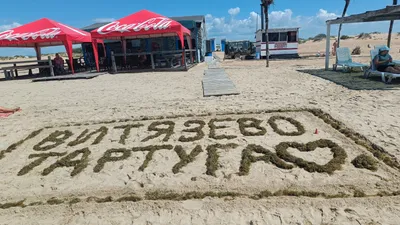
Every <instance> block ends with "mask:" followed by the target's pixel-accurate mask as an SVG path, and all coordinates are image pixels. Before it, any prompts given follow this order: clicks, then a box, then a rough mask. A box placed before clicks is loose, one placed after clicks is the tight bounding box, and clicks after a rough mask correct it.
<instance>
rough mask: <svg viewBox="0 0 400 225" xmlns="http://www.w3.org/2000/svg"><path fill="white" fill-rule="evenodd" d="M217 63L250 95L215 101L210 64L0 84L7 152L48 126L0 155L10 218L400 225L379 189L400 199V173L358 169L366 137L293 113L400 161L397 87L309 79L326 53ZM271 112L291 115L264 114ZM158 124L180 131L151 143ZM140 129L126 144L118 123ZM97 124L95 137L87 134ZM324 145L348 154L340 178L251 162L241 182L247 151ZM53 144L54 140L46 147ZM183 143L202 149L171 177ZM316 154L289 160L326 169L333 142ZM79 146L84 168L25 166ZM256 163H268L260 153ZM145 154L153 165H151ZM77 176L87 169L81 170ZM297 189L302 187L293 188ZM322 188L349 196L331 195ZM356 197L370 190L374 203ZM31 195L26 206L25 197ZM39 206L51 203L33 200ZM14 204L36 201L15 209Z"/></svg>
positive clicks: (395, 201)
mask: <svg viewBox="0 0 400 225" xmlns="http://www.w3.org/2000/svg"><path fill="white" fill-rule="evenodd" d="M353 42H355V40H353ZM353 42H352V41H351V40H349V41H345V42H344V43H343V45H344V46H346V45H347V46H349V47H352V46H353V45H356V44H358V43H353ZM376 42H378V41H376ZM382 42H384V41H383V40H382ZM396 43H397V42H396ZM363 44H365V43H364V42H363ZM365 45H367V44H365ZM372 45H374V44H372ZM395 46H396V44H395V45H394V48H395ZM323 49H324V43H323V42H321V43H306V44H304V45H301V47H300V50H301V53H302V54H303V55H307V54H309V52H310V53H312V52H313V53H315V52H318V51H319V50H321V51H322V50H323ZM362 49H363V54H362V55H361V56H358V57H355V58H356V59H357V60H358V59H360V61H361V62H368V57H369V56H368V55H369V54H368V53H367V52H368V51H367V47H366V46H364V47H362ZM395 56H396V54H394V57H395ZM332 63H333V60H331V63H330V64H332ZM220 66H221V67H223V68H224V69H225V71H226V73H227V74H228V76H229V77H230V79H231V80H232V81H233V82H234V84H235V85H236V87H237V89H238V90H239V92H240V95H235V96H222V97H210V98H204V97H203V96H202V86H201V81H202V77H203V72H204V70H205V69H207V65H206V64H204V63H202V64H200V65H197V66H195V67H194V68H192V69H191V70H189V71H188V72H155V73H135V74H118V75H102V76H99V77H97V78H94V79H91V80H69V81H55V82H39V83H32V82H31V81H30V80H17V81H5V82H0V90H1V93H2V95H1V96H0V105H1V106H5V107H16V106H19V107H21V108H22V111H21V112H18V113H16V114H14V115H12V116H10V117H9V118H6V119H1V120H0V124H1V128H2V129H1V130H0V150H3V149H7V148H8V147H9V146H10V145H12V144H13V143H18V142H19V141H20V140H23V139H24V138H26V137H28V135H29V134H31V133H32V132H34V131H36V130H39V129H42V128H45V129H44V130H42V131H41V132H40V133H38V134H37V136H34V137H32V138H30V139H27V140H25V141H24V142H23V143H19V145H18V146H17V147H16V148H12V150H11V151H9V152H6V153H4V158H2V159H1V160H0V163H1V165H2V169H1V170H0V179H1V180H2V182H1V184H0V191H1V193H2V195H1V196H0V203H1V204H2V205H1V207H0V221H2V222H1V223H3V224H152V225H155V224H254V225H255V224H304V225H309V224H318V225H319V224H363V225H364V224H369V225H373V224H382V225H383V224H385V225H386V224H398V221H400V216H399V215H400V197H399V196H383V197H379V196H377V194H378V193H381V195H382V193H396V192H397V193H398V191H399V175H400V171H399V169H396V168H393V167H390V166H389V165H387V164H385V163H384V162H383V161H382V160H378V159H375V160H376V161H377V162H378V165H377V169H378V170H377V171H370V170H367V169H359V168H356V167H354V166H353V164H352V163H351V161H352V160H353V159H354V158H355V157H357V156H358V155H360V154H367V155H369V156H371V157H373V156H372V154H371V152H369V151H368V150H367V148H366V147H363V146H362V145H359V144H357V143H355V141H354V140H352V139H350V138H349V137H346V136H345V135H344V134H343V133H341V131H340V129H335V128H334V127H332V126H330V125H328V124H327V123H326V122H324V121H323V120H322V119H321V118H318V117H316V116H315V115H313V114H312V113H310V112H309V111H300V112H298V111H296V110H297V109H320V110H322V111H323V112H325V113H327V114H329V115H331V116H332V117H333V118H334V119H336V120H338V121H340V122H342V123H343V124H344V125H345V126H346V127H347V128H349V129H351V130H353V131H354V132H358V133H359V134H361V135H362V136H364V137H365V138H367V139H368V140H370V141H371V143H373V144H376V145H378V146H380V147H382V148H383V149H384V151H385V152H386V153H387V154H386V153H385V154H386V156H388V157H392V158H396V159H397V160H400V141H399V140H400V125H399V124H400V116H399V115H398V114H399V113H398V112H400V104H399V103H400V100H399V97H398V96H399V95H400V90H399V87H400V85H399V82H398V81H396V82H395V83H394V84H392V85H390V88H387V89H382V90H368V89H365V90H352V89H348V88H346V87H343V86H341V85H338V84H335V83H333V82H331V81H328V80H326V79H321V78H319V77H316V76H312V75H310V74H308V73H304V72H302V70H318V69H321V68H323V66H324V59H323V58H315V57H311V58H305V59H296V60H285V61H283V60H275V61H271V65H270V68H265V61H264V60H262V61H235V60H227V61H223V62H221V64H220ZM377 82H379V81H377ZM272 110H292V111H291V112H286V111H285V112H265V111H272ZM293 110H294V111H293ZM242 113H244V114H242ZM178 115H179V117H178ZM160 116H162V117H163V119H161V118H159V117H160ZM167 116H169V118H166V117H167ZM273 116H284V117H290V118H293V119H295V120H296V121H299V122H300V123H301V124H302V125H303V126H304V128H305V133H304V134H301V135H300V136H284V135H279V134H278V133H277V132H276V130H274V129H273V128H272V127H271V126H270V125H269V124H268V120H269V119H270V118H271V117H273ZM227 118H230V119H231V120H229V121H225V122H218V121H214V124H216V125H218V126H222V125H225V126H226V128H221V129H219V130H218V131H217V135H223V134H225V135H228V136H229V135H231V136H236V137H232V138H230V139H218V138H215V137H214V138H212V137H210V135H211V134H210V133H211V128H210V126H209V124H210V121H212V120H213V119H227ZM240 118H255V119H257V120H260V127H263V128H265V133H264V134H263V135H261V136H246V135H244V134H243V133H242V132H241V130H240V127H239V126H238V123H237V122H236V121H237V120H238V119H240ZM192 120H196V121H197V125H198V126H201V124H202V122H198V121H203V122H204V124H203V126H204V127H203V130H202V131H203V133H204V137H203V136H202V137H201V138H200V139H198V140H195V141H188V142H185V141H182V140H180V137H181V136H190V137H193V135H195V134H196V132H194V131H192V132H190V131H184V130H185V129H188V128H189V127H190V128H194V127H196V126H195V125H193V124H196V122H193V124H192V125H193V126H190V125H188V126H186V125H185V122H187V121H192ZM160 121H164V122H165V121H170V122H171V123H168V124H169V125H168V124H167V123H166V124H164V125H157V126H156V129H159V130H160V129H161V130H163V131H165V130H168V128H171V129H172V131H173V133H168V132H169V131H165V132H164V133H163V134H160V136H159V137H154V138H153V137H152V138H150V139H149V140H146V141H144V139H146V137H149V136H151V135H153V134H155V133H156V132H155V131H152V130H151V129H152V128H149V127H150V126H151V124H153V123H155V124H156V123H158V122H160ZM129 124H131V125H133V124H139V126H138V127H136V128H132V130H130V133H129V135H128V136H126V137H127V139H125V143H124V144H122V143H121V142H120V141H121V134H122V133H123V128H121V127H120V126H123V125H129ZM171 124H173V128H172V127H171V126H172V125H171ZM277 124H278V126H279V127H280V128H281V129H283V130H284V131H287V132H293V131H296V127H294V126H293V124H290V123H287V122H284V121H279V122H277ZM102 127H103V128H102ZM117 127H119V128H117ZM100 128H102V129H106V130H107V134H106V135H105V136H104V138H100V139H99V141H98V143H96V141H95V139H96V137H98V136H99V134H100V132H99V133H96V134H94V135H93V136H92V137H90V138H88V140H86V141H82V143H79V142H78V143H74V142H73V141H74V140H75V139H78V140H79V139H82V138H83V137H84V136H85V135H87V134H88V133H90V132H92V131H95V130H98V129H100ZM86 129H88V132H86V133H84V132H85V130H86ZM315 129H318V130H319V132H318V134H314V131H315ZM153 130H154V129H153ZM57 131H58V132H64V133H63V134H60V135H59V137H58V138H59V139H61V138H60V137H65V139H64V140H61V141H59V142H55V143H54V142H47V143H42V144H40V143H39V142H41V141H42V140H43V139H45V138H46V137H48V136H49V135H50V134H52V133H54V132H57ZM103 131H104V130H103ZM250 131H251V132H253V133H255V132H258V131H262V128H259V129H254V128H250ZM68 132H71V134H68ZM82 132H83V134H82ZM81 134H82V135H81ZM168 135H170V136H169V137H168V138H167V137H166V136H168ZM320 139H328V140H332V141H333V142H334V143H336V144H338V145H339V146H340V147H341V148H342V149H343V150H344V151H345V152H346V155H347V157H346V159H345V160H344V161H343V163H342V166H341V168H340V169H338V170H336V171H334V172H333V174H331V175H329V174H327V173H318V172H309V171H306V170H305V169H304V168H300V167H299V166H297V164H296V163H289V162H286V163H287V165H291V166H294V167H295V168H292V169H282V168H278V167H277V166H276V165H275V164H274V163H271V161H270V162H269V163H268V162H263V161H258V162H254V163H253V164H252V165H251V166H250V171H248V174H246V175H243V174H242V175H240V174H239V172H243V170H242V169H241V166H242V162H243V158H242V157H243V151H242V150H243V149H245V148H246V147H248V146H249V145H252V144H253V145H259V146H262V147H264V148H265V149H268V150H269V152H270V153H271V154H272V155H273V154H277V153H276V151H275V150H274V146H277V145H278V144H279V143H281V142H299V143H304V144H306V143H309V142H314V141H317V140H320ZM51 140H53V141H54V139H51ZM51 144H54V145H55V146H54V147H53V148H51V147H49V148H48V149H46V146H49V145H51ZM218 144H219V145H228V144H233V145H231V146H230V147H226V148H218V150H217V153H218V154H217V155H218V156H219V158H218V159H215V158H212V157H211V156H213V157H215V152H213V150H212V148H207V147H209V146H211V145H215V146H217V145H218ZM153 145H170V147H169V146H164V147H163V148H165V149H160V150H157V151H153V152H152V151H151V150H149V149H147V150H146V149H145V147H149V146H153ZM178 145H179V146H182V149H183V150H184V151H185V152H186V153H187V155H189V153H191V152H192V150H193V149H194V148H195V147H196V146H201V149H202V151H199V152H198V154H197V155H196V154H194V157H193V158H194V159H195V160H192V161H190V162H189V163H187V164H185V166H182V167H180V170H179V171H175V172H174V170H173V168H175V166H176V164H177V163H178V162H180V159H181V158H180V157H179V154H178V153H177V152H178V150H179V149H178V150H177V147H176V146H178ZM219 147H221V146H219ZM86 148H87V150H84V149H86ZM132 148H133V152H132V151H131V149H132ZM110 149H114V150H115V149H117V150H119V153H116V154H112V155H109V156H110V157H111V156H113V157H116V158H118V157H122V156H123V155H124V154H126V155H125V156H126V158H124V159H118V160H114V162H111V161H112V160H109V161H107V162H106V163H103V164H104V165H103V167H102V168H100V167H99V166H98V165H99V164H102V163H101V162H102V161H101V160H100V159H101V158H102V157H103V158H104V157H105V156H104V152H106V150H110ZM135 149H136V150H135ZM317 149H318V151H309V152H299V151H297V150H296V149H295V148H289V149H288V152H289V153H291V154H292V155H294V156H296V157H299V158H303V159H305V160H308V161H310V162H311V161H312V162H316V163H317V164H320V165H323V164H325V163H327V162H328V161H329V160H331V159H332V158H333V157H334V155H333V152H332V151H329V148H317ZM76 150H82V151H81V152H83V153H84V152H86V153H88V152H87V151H90V154H87V159H86V160H81V161H77V162H71V161H73V160H79V159H83V158H84V154H81V155H75V156H74V157H72V156H71V157H70V159H69V160H70V162H69V163H70V164H71V165H72V167H73V166H77V167H76V168H72V167H68V168H65V167H63V166H65V165H67V166H68V165H69V166H71V165H70V164H68V162H67V163H65V161H64V162H58V164H57V163H56V162H57V160H60V159H62V158H63V157H65V156H66V155H63V156H61V155H60V156H58V157H54V156H51V157H50V156H49V157H48V158H46V159H44V160H43V162H41V163H39V164H38V165H35V166H31V167H32V168H30V169H29V170H27V171H25V172H24V171H23V170H22V168H23V167H26V166H27V165H30V164H31V163H32V162H33V161H34V160H37V159H38V158H40V156H38V155H36V156H32V154H46V153H49V152H53V153H59V154H63V153H64V152H66V154H67V155H69V154H71V153H73V152H74V151H76ZM128 152H129V153H128ZM149 152H152V156H149ZM213 154H214V155H213ZM30 155H31V157H29V156H30ZM210 155H211V156H210ZM253 155H254V156H260V157H261V156H263V154H260V153H253ZM389 155H390V156H389ZM42 156H43V155H42ZM81 157H82V158H81ZM148 157H150V160H149V161H147V163H148V164H146V165H144V164H145V162H146V158H148ZM271 157H272V156H271ZM187 160H189V158H188V159H187ZM213 160H218V163H217V164H213ZM63 163H64V164H63ZM52 165H56V166H53V167H52ZM213 166H215V167H213ZM96 167H97V169H99V170H100V171H98V170H96ZM141 167H142V169H141ZM49 168H50V169H49ZM21 171H22V172H21ZM96 171H97V172H96ZM74 172H76V174H73V175H72V173H74ZM213 172H214V174H212V173H213ZM18 173H20V175H19V176H18ZM23 173H25V174H23ZM21 174H22V175H21ZM265 190H268V191H270V192H279V191H281V194H280V195H279V194H276V195H277V196H272V197H268V198H263V199H254V196H257V194H259V193H261V192H262V191H265ZM288 190H291V191H293V192H292V194H290V192H287V191H288ZM282 191H286V192H282ZM170 192H173V193H170ZM189 192H192V195H189V194H188V193H189ZM193 192H196V193H202V194H203V195H204V196H203V197H204V198H203V197H201V199H196V198H195V197H193V195H194V194H193ZM207 192H209V193H207ZM222 192H223V193H225V194H220V195H222V197H221V196H220V197H216V196H215V195H218V194H215V195H214V196H213V194H212V193H222ZM228 192H234V193H238V195H235V194H232V193H228ZM294 192H296V193H299V192H303V194H302V195H312V194H310V193H309V194H304V193H306V192H318V193H320V194H319V196H318V197H312V196H310V197H306V196H299V197H296V196H287V195H296V193H295V194H293V193H294ZM168 193H170V195H168ZM205 193H207V194H205ZM265 193H266V192H264V194H265ZM285 193H286V194H285ZM321 193H323V195H329V196H332V195H342V197H340V196H339V197H338V196H336V197H335V198H330V197H326V198H325V197H324V196H322V194H321ZM354 193H356V194H354ZM357 193H365V194H366V195H368V196H370V197H364V196H363V194H357ZM179 194H181V195H185V196H186V199H179ZM354 195H355V196H356V197H354ZM383 195H385V194H383ZM386 195H387V194H386ZM188 196H189V197H188ZM190 196H192V197H190ZM127 197H131V198H127ZM139 198H141V199H142V200H139ZM163 198H164V199H163ZM74 199H79V201H80V202H78V200H74ZM168 199H169V200H168ZM22 200H25V201H24V202H23V203H21V202H20V203H18V201H22ZM178 200H179V201H178ZM35 202H40V204H39V203H37V204H39V205H35V204H33V205H31V206H29V204H32V203H35ZM5 203H15V206H18V205H23V206H26V207H10V205H4V204H5Z"/></svg>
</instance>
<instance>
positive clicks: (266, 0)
mask: <svg viewBox="0 0 400 225" xmlns="http://www.w3.org/2000/svg"><path fill="white" fill-rule="evenodd" d="M261 4H262V5H263V7H264V14H265V36H266V37H265V38H266V46H267V48H266V49H265V53H266V54H265V56H266V58H267V67H269V40H268V21H269V19H268V9H269V6H270V5H272V4H274V0H261Z"/></svg>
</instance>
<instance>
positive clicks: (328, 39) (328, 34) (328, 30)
mask: <svg viewBox="0 0 400 225" xmlns="http://www.w3.org/2000/svg"><path fill="white" fill-rule="evenodd" d="M330 47H331V24H329V23H327V24H326V51H325V70H329V55H330V54H331V53H330Z"/></svg>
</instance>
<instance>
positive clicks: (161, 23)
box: [91, 10, 192, 54]
mask: <svg viewBox="0 0 400 225" xmlns="http://www.w3.org/2000/svg"><path fill="white" fill-rule="evenodd" d="M91 34H92V38H93V39H94V40H93V48H95V47H96V48H97V44H95V43H96V39H111V40H121V41H122V45H123V51H124V53H126V39H134V38H151V37H168V36H178V37H179V40H180V41H181V45H182V49H184V48H185V41H184V36H186V37H190V35H191V32H190V30H188V29H187V28H185V27H184V26H182V25H181V24H180V23H178V22H176V21H174V20H171V19H169V18H167V17H165V16H162V15H159V14H156V13H153V12H150V11H148V10H141V11H139V12H136V13H134V14H132V15H129V16H127V17H124V18H122V19H119V20H117V21H114V22H111V23H109V24H106V25H104V26H102V27H100V28H98V29H96V30H93V31H92V32H91ZM188 43H189V47H190V48H191V45H192V43H191V39H190V38H189V39H188ZM183 54H184V53H183Z"/></svg>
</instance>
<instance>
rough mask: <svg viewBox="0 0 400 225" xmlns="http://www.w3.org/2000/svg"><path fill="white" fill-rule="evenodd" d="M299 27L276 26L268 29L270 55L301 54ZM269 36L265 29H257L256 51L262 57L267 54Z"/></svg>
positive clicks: (289, 55)
mask: <svg viewBox="0 0 400 225" xmlns="http://www.w3.org/2000/svg"><path fill="white" fill-rule="evenodd" d="M299 29H300V28H298V27H295V28H275V29H268V41H269V45H268V47H269V54H270V56H285V57H298V56H299V41H298V38H299ZM266 38H267V36H266V33H265V30H261V29H260V30H257V32H256V52H257V53H258V54H260V55H261V57H265V56H266V52H265V49H266V48H267V43H266V41H267V39H266Z"/></svg>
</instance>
